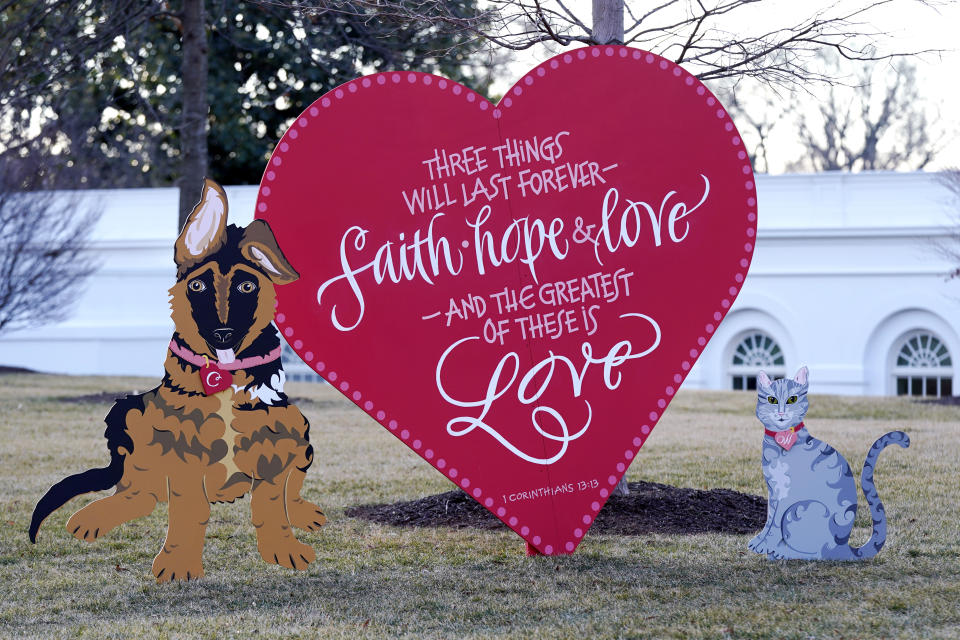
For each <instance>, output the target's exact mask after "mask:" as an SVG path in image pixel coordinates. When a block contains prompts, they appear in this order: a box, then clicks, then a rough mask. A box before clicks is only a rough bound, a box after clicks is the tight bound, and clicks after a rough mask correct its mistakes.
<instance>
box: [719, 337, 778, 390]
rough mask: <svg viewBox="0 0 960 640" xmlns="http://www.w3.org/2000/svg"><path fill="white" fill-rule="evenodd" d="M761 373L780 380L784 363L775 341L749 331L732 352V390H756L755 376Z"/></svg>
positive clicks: (730, 371)
mask: <svg viewBox="0 0 960 640" xmlns="http://www.w3.org/2000/svg"><path fill="white" fill-rule="evenodd" d="M761 371H765V372H766V373H767V375H769V376H770V377H771V378H778V377H780V378H782V377H783V376H784V375H786V372H787V369H786V363H785V362H784V360H783V351H782V350H781V349H780V345H778V344H777V342H776V340H774V339H773V338H771V337H770V336H768V335H767V334H765V333H763V332H762V331H751V332H749V333H747V334H745V335H744V336H743V337H742V339H741V340H740V342H739V344H737V346H736V347H735V348H734V350H733V356H732V357H731V360H730V370H729V373H730V380H731V384H732V385H733V389H734V390H737V391H743V390H750V391H753V390H756V388H757V374H758V373H760V372H761Z"/></svg>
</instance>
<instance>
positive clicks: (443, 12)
mask: <svg viewBox="0 0 960 640" xmlns="http://www.w3.org/2000/svg"><path fill="white" fill-rule="evenodd" d="M262 1H264V2H270V3H272V4H276V5H279V6H285V7H288V8H290V9H295V10H297V11H303V12H307V13H310V12H320V13H330V12H333V13H337V14H340V15H348V16H353V17H355V18H363V19H368V20H372V19H378V18H389V20H391V21H393V22H394V23H396V24H401V23H405V22H406V23H414V24H421V25H431V26H433V27H435V28H440V29H446V30H451V31H454V32H458V33H464V34H466V33H469V34H471V35H473V36H474V37H477V38H482V39H484V40H485V41H486V42H487V44H488V45H490V46H491V47H499V48H503V49H510V50H523V49H528V48H530V47H532V46H534V45H536V44H540V43H548V42H553V43H556V44H559V45H561V46H570V45H573V44H602V43H597V42H596V41H595V40H594V39H593V36H592V35H591V29H590V28H589V27H588V26H587V20H585V19H581V18H580V17H578V16H577V15H576V14H575V13H574V12H573V11H572V10H571V8H570V6H569V4H568V3H566V2H564V1H563V0H552V1H548V0H490V1H489V2H488V3H487V8H486V9H485V10H481V11H478V12H476V13H475V14H474V15H454V14H453V13H452V12H451V11H450V10H449V9H445V8H444V7H442V6H441V5H440V3H438V2H437V1H436V0H350V1H347V2H342V1H334V0H262ZM762 1H763V0H663V1H662V2H660V3H658V4H655V5H654V6H651V7H649V8H646V10H645V11H644V12H642V13H641V12H639V11H637V10H636V9H635V6H637V7H646V3H645V2H640V1H639V0H635V1H634V2H632V3H631V2H627V3H626V12H627V15H629V16H630V21H631V22H630V24H629V25H628V26H627V28H626V30H625V40H626V44H630V45H634V46H638V47H641V48H644V49H647V50H649V51H652V52H653V53H657V54H658V55H662V56H664V57H666V58H669V59H672V60H673V61H675V62H677V63H681V62H682V63H684V64H685V65H686V66H687V68H688V69H689V70H690V71H691V72H692V73H694V74H696V75H697V76H698V77H699V78H700V79H701V80H720V79H724V78H736V77H744V76H745V77H752V78H758V79H762V80H763V81H764V82H766V83H769V84H777V85H784V86H800V85H803V84H804V83H808V82H811V81H816V82H832V81H834V80H835V78H833V77H831V76H829V75H827V74H824V73H822V72H819V71H816V70H813V69H811V68H810V65H809V64H808V63H809V62H810V61H811V60H812V59H813V58H814V56H815V55H816V53H817V52H818V51H819V50H821V49H823V48H830V49H832V50H834V51H835V52H836V53H837V55H839V56H841V57H844V58H846V59H849V60H857V61H871V60H883V59H889V58H895V57H899V56H903V55H911V54H916V53H923V52H928V50H925V51H889V52H884V50H883V49H881V48H880V47H879V46H878V45H880V44H883V43H884V42H886V41H887V40H888V38H887V36H886V34H884V33H882V32H881V31H880V30H878V29H876V28H875V27H872V26H871V25H870V23H869V20H870V19H871V18H872V17H873V16H874V15H875V14H877V12H878V11H879V10H880V9H882V8H883V7H886V6H888V5H900V6H908V5H913V6H916V7H918V8H921V7H923V8H929V9H933V10H936V9H937V8H938V7H940V6H943V5H944V2H943V1H942V0H859V1H856V2H851V1H850V0H837V1H836V2H833V3H832V4H829V5H827V6H826V7H824V8H821V9H819V10H814V11H813V13H812V15H810V16H809V17H807V18H806V19H804V20H803V21H801V22H800V23H799V24H785V25H780V26H777V27H775V28H773V29H770V30H767V31H766V32H764V33H760V34H750V33H747V32H738V33H733V32H730V31H728V30H727V29H725V28H724V24H726V23H729V22H730V21H731V20H732V19H733V18H734V17H736V15H739V14H743V16H742V17H741V18H740V21H739V23H740V24H750V19H749V15H748V14H747V13H746V10H747V9H749V8H750V7H751V6H753V5H758V4H759V3H760V2H762ZM634 5H635V6H634Z"/></svg>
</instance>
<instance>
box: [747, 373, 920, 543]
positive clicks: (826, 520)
mask: <svg viewBox="0 0 960 640" xmlns="http://www.w3.org/2000/svg"><path fill="white" fill-rule="evenodd" d="M807 387H808V384H807V368H806V367H803V368H801V369H800V371H798V372H797V375H796V376H795V377H794V379H793V380H788V379H782V380H771V379H770V378H769V376H767V374H766V373H764V372H762V371H761V372H760V374H759V375H758V376H757V418H759V419H760V422H762V423H763V426H764V427H765V430H764V438H763V457H762V461H761V464H762V466H763V477H764V479H765V480H766V482H767V490H768V492H769V495H768V500H767V523H766V525H764V527H763V531H761V532H760V533H759V534H757V535H756V537H754V538H753V539H752V540H751V541H750V543H749V544H748V546H749V548H750V550H751V551H754V552H756V553H762V554H766V555H767V557H768V558H770V559H772V560H773V559H776V560H780V559H802V560H864V559H867V558H872V557H873V556H875V555H877V553H878V552H879V551H880V548H881V547H883V544H884V542H886V539H887V517H886V513H885V512H884V509H883V503H882V502H881V501H880V496H879V494H878V493H877V488H876V485H875V484H874V482H873V467H874V465H875V464H876V462H877V457H878V456H879V455H880V452H881V451H882V450H883V449H884V448H885V447H886V446H887V445H890V444H898V445H900V446H901V447H904V448H906V447H908V446H910V438H909V437H908V436H907V434H906V433H904V432H902V431H891V432H890V433H887V434H885V435H883V436H881V437H880V438H879V439H878V440H877V441H876V442H874V443H873V446H872V447H871V448H870V451H868V452H867V458H866V461H865V462H864V463H863V473H862V474H861V475H860V485H861V487H862V488H863V495H864V496H865V497H866V499H867V504H868V505H869V506H870V515H871V516H872V518H873V534H872V535H871V536H870V539H869V540H867V542H866V544H864V545H863V546H862V547H851V546H850V543H849V541H850V532H851V531H852V530H853V521H854V518H855V517H856V515H857V486H856V483H855V482H854V479H853V473H852V472H851V471H850V465H849V464H848V463H847V461H846V460H845V459H844V457H843V456H842V455H840V453H839V452H837V450H836V449H834V448H833V447H831V446H830V445H829V444H827V443H826V442H823V441H822V440H818V439H816V438H814V437H813V436H811V435H810V433H809V432H808V431H807V428H806V426H805V425H804V424H803V418H804V416H805V415H806V413H807V409H808V407H809V403H808V402H807Z"/></svg>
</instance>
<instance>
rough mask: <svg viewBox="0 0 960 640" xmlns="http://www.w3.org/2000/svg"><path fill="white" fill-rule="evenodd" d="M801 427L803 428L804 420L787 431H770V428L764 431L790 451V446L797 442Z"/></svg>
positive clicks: (785, 449)
mask: <svg viewBox="0 0 960 640" xmlns="http://www.w3.org/2000/svg"><path fill="white" fill-rule="evenodd" d="M800 429H803V423H802V422H801V423H800V424H798V425H797V426H795V427H790V428H789V429H787V430H786V431H770V430H769V429H764V433H766V434H767V435H768V436H772V437H773V439H774V440H775V441H776V443H777V444H778V445H780V447H781V448H782V449H783V450H784V451H790V447H792V446H793V445H795V444H796V443H797V431H799V430H800Z"/></svg>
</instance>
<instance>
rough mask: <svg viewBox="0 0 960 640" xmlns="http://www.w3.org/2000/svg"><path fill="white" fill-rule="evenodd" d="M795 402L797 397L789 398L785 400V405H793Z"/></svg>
mask: <svg viewBox="0 0 960 640" xmlns="http://www.w3.org/2000/svg"><path fill="white" fill-rule="evenodd" d="M796 401H797V396H790V397H789V398H787V404H793V403H795V402H796Z"/></svg>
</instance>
